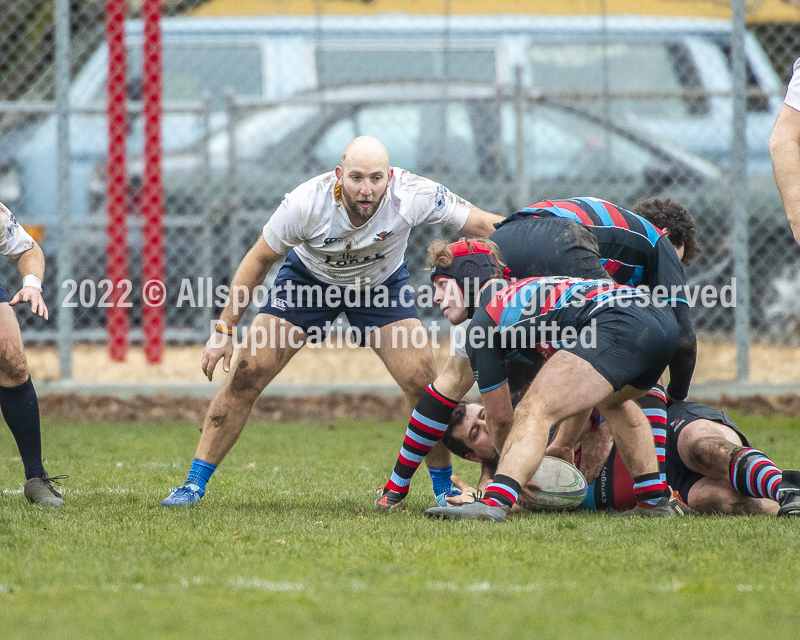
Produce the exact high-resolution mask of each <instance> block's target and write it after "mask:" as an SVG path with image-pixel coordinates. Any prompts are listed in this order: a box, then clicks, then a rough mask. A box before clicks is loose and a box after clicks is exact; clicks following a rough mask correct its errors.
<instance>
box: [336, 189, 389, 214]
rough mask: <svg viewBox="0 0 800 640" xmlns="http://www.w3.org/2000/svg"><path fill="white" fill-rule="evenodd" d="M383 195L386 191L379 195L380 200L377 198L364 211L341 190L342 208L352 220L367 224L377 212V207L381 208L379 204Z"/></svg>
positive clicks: (356, 201)
mask: <svg viewBox="0 0 800 640" xmlns="http://www.w3.org/2000/svg"><path fill="white" fill-rule="evenodd" d="M385 195H386V191H384V192H383V193H382V194H381V196H380V198H377V199H376V200H375V201H373V203H372V206H371V207H370V208H369V209H367V210H364V209H363V208H362V207H361V205H360V204H359V203H358V200H355V199H353V198H351V197H350V194H349V193H347V191H345V190H344V189H342V200H343V201H344V208H345V209H347V213H349V214H350V215H351V216H353V217H354V218H357V219H361V220H363V222H367V221H368V220H369V219H370V218H371V217H372V216H374V215H375V212H376V211H377V210H378V207H380V206H381V202H383V197H384V196H385Z"/></svg>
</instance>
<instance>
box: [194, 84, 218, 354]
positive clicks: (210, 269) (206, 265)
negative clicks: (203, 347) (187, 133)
mask: <svg viewBox="0 0 800 640" xmlns="http://www.w3.org/2000/svg"><path fill="white" fill-rule="evenodd" d="M202 117H203V149H202V152H201V153H202V154H203V158H202V162H203V169H202V171H203V196H202V198H203V233H202V238H203V255H202V267H201V272H202V273H205V275H206V277H207V278H209V279H210V280H211V285H212V286H211V296H210V297H209V299H206V298H205V297H204V298H203V302H204V307H203V308H202V309H201V310H200V313H199V314H198V316H199V318H200V336H201V339H202V341H205V340H207V339H208V332H209V328H210V327H211V322H212V321H213V316H214V308H213V300H214V297H213V285H214V247H213V243H214V224H215V220H214V207H213V206H212V204H211V200H212V198H213V197H214V196H213V189H212V185H211V152H210V150H209V148H208V145H209V143H210V137H211V94H210V93H209V92H208V91H206V92H205V93H204V94H203V116H202Z"/></svg>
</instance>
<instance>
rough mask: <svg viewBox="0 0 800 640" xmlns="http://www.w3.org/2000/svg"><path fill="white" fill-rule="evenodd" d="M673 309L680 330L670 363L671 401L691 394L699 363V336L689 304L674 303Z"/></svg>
mask: <svg viewBox="0 0 800 640" xmlns="http://www.w3.org/2000/svg"><path fill="white" fill-rule="evenodd" d="M673 304H674V306H673V307H672V311H673V312H674V313H675V319H676V320H677V321H678V329H679V331H680V334H679V338H678V349H677V350H676V351H675V355H674V356H672V361H671V362H670V363H669V385H667V399H668V401H669V402H672V401H677V400H685V399H686V396H688V395H689V385H690V384H691V383H692V375H693V374H694V367H695V364H696V363H697V336H696V335H695V333H694V328H693V327H692V318H691V316H690V314H689V305H688V304H684V303H683V302H678V303H673Z"/></svg>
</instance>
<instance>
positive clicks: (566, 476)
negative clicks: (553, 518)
mask: <svg viewBox="0 0 800 640" xmlns="http://www.w3.org/2000/svg"><path fill="white" fill-rule="evenodd" d="M587 491H588V485H587V484H586V478H584V477H583V474H582V473H581V472H580V471H579V470H578V468H577V467H575V466H573V465H571V464H570V463H569V462H565V461H564V460H561V459H560V458H552V457H550V456H545V457H544V459H543V460H542V464H541V465H539V469H538V470H537V471H536V473H535V474H533V477H532V478H531V481H530V482H529V483H528V485H527V486H526V487H525V489H523V490H522V495H521V496H520V498H519V501H518V502H519V505H520V506H521V507H524V508H526V509H529V510H530V511H569V510H570V509H577V508H578V505H580V503H581V502H583V499H584V498H585V497H586V492H587Z"/></svg>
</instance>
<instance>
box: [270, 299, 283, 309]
mask: <svg viewBox="0 0 800 640" xmlns="http://www.w3.org/2000/svg"><path fill="white" fill-rule="evenodd" d="M270 306H271V307H275V308H276V309H280V310H281V311H286V300H284V299H283V298H273V300H272V302H271V303H270Z"/></svg>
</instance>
